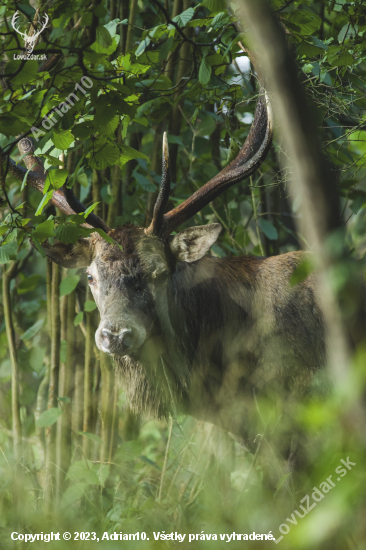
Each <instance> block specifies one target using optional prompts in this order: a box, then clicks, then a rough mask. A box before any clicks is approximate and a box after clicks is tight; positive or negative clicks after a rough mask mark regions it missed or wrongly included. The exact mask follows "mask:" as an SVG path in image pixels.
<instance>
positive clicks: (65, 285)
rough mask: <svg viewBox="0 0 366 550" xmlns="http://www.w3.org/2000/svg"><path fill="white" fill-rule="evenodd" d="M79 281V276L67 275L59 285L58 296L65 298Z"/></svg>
mask: <svg viewBox="0 0 366 550" xmlns="http://www.w3.org/2000/svg"><path fill="white" fill-rule="evenodd" d="M79 281H80V276H79V275H68V276H67V277H65V278H64V279H62V281H61V284H60V296H67V295H68V294H71V292H72V291H73V290H75V288H76V287H77V284H78V282H79Z"/></svg>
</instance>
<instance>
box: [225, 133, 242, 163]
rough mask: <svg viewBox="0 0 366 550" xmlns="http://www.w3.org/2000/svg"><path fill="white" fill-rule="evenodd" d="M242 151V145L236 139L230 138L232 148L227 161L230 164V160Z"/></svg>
mask: <svg viewBox="0 0 366 550" xmlns="http://www.w3.org/2000/svg"><path fill="white" fill-rule="evenodd" d="M239 151H240V145H239V144H238V143H237V142H236V141H235V139H231V140H230V148H229V156H228V159H227V163H228V164H230V162H231V161H232V160H234V159H236V157H237V156H238V153H239Z"/></svg>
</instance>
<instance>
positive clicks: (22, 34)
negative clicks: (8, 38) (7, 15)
mask: <svg viewBox="0 0 366 550" xmlns="http://www.w3.org/2000/svg"><path fill="white" fill-rule="evenodd" d="M19 17H20V13H19V11H16V12H15V13H14V15H13V18H12V20H11V25H12V27H13V29H14V30H15V31H16V32H17V33H18V34H20V36H21V37H22V38H23V39H24V40H26V39H27V38H28V35H26V34H25V32H22V31H20V30H19V29H18V28H17V27H16V26H15V23H16V21H17V19H18V18H19Z"/></svg>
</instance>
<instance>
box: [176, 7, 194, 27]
mask: <svg viewBox="0 0 366 550" xmlns="http://www.w3.org/2000/svg"><path fill="white" fill-rule="evenodd" d="M193 16H194V9H193V8H188V10H185V11H184V12H183V13H181V14H180V15H177V16H176V17H174V19H173V21H174V23H177V24H178V27H184V26H185V25H186V24H187V23H188V21H190V20H191V19H192V17H193Z"/></svg>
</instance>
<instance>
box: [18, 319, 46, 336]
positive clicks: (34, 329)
mask: <svg viewBox="0 0 366 550" xmlns="http://www.w3.org/2000/svg"><path fill="white" fill-rule="evenodd" d="M43 323H44V319H40V320H39V321H37V322H36V323H34V325H33V326H31V327H30V328H29V329H28V330H26V331H25V333H24V334H22V336H21V337H20V339H21V340H30V339H31V338H34V336H35V335H36V334H37V333H38V332H39V331H40V330H41V328H42V326H43Z"/></svg>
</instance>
